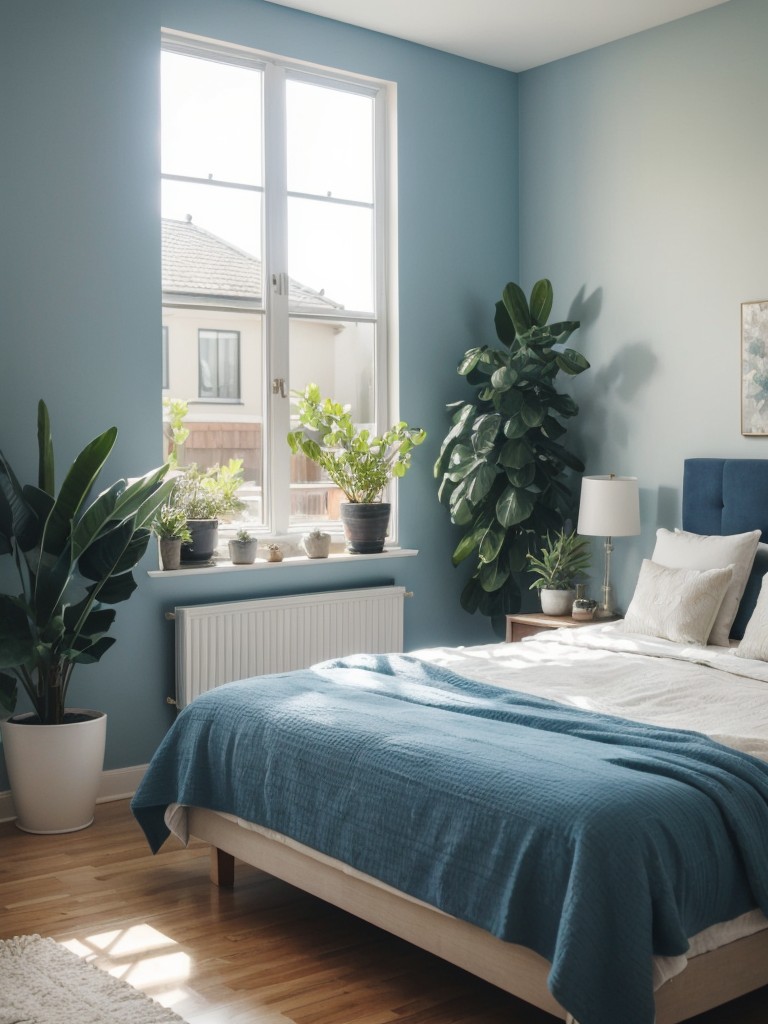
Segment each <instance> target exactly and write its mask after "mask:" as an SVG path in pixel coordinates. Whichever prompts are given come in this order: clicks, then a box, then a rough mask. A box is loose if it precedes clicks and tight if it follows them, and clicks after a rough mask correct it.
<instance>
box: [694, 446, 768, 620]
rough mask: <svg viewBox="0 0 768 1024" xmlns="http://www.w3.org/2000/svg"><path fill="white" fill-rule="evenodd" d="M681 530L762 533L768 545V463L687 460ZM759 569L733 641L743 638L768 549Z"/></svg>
mask: <svg viewBox="0 0 768 1024" xmlns="http://www.w3.org/2000/svg"><path fill="white" fill-rule="evenodd" d="M683 529H684V530H689V531H690V532H691V533H704V534H718V535H721V536H722V535H725V534H729V533H744V532H745V531H747V530H760V531H762V536H761V538H760V539H761V541H762V544H768V459H686V461H685V467H684V471H683ZM762 544H761V546H760V547H759V548H758V549H757V555H756V556H755V564H754V566H753V568H752V573H751V575H750V577H749V581H748V582H747V587H746V589H745V591H744V597H743V598H742V600H741V604H740V606H739V612H738V614H737V616H736V621H735V622H734V624H733V629H732V630H731V636H733V637H735V638H736V639H741V637H742V636H743V635H744V627H745V626H746V624H747V622H748V621H749V617H750V615H751V614H752V609H753V608H754V607H755V602H756V601H757V596H758V594H759V593H760V584H761V583H762V579H763V576H764V575H765V573H766V572H768V547H763V546H762Z"/></svg>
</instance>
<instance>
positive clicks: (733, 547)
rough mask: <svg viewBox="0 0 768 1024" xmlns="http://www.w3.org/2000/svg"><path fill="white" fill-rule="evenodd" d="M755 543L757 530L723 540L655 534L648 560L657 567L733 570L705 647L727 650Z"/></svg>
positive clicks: (663, 532)
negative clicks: (727, 566) (708, 644)
mask: <svg viewBox="0 0 768 1024" xmlns="http://www.w3.org/2000/svg"><path fill="white" fill-rule="evenodd" d="M759 540H760V531H759V530H751V531H750V532H749V533H732V534H729V535H727V536H725V537H718V536H705V535H704V534H699V533H687V532H686V531H685V530H675V532H674V533H672V532H671V531H670V530H663V529H662V530H657V531H656V547H655V548H654V549H653V555H652V556H651V558H652V560H653V561H654V562H657V563H658V564H659V565H666V566H669V567H670V568H672V569H698V570H700V571H703V570H705V569H723V568H725V566H726V565H732V566H733V579H732V580H731V585H730V587H729V589H728V591H727V593H726V595H725V597H724V598H723V603H722V605H721V607H720V611H719V612H718V614H717V617H716V618H715V622H714V625H713V627H712V632H711V634H710V636H709V643H711V644H716V645H717V646H718V647H727V646H728V637H729V636H730V634H731V626H732V625H733V620H734V619H735V618H736V613H737V612H738V610H739V601H741V597H742V594H743V593H744V588H745V587H746V585H747V580H748V579H749V573H750V571H751V569H752V563H753V562H754V560H755V552H756V551H757V545H758V542H759Z"/></svg>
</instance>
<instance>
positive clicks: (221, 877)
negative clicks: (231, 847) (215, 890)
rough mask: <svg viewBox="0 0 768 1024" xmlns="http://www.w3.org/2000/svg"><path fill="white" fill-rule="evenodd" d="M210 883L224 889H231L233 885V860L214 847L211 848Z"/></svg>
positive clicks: (229, 855) (230, 856) (230, 855)
mask: <svg viewBox="0 0 768 1024" xmlns="http://www.w3.org/2000/svg"><path fill="white" fill-rule="evenodd" d="M211 881H212V882H213V884H214V885H218V886H219V887H221V888H225V889H231V888H232V886H233V885H234V884H235V858H234V857H233V856H232V854H231V853H225V852H224V851H223V850H217V849H216V847H215V846H212V847H211Z"/></svg>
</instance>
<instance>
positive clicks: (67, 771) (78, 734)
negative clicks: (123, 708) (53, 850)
mask: <svg viewBox="0 0 768 1024" xmlns="http://www.w3.org/2000/svg"><path fill="white" fill-rule="evenodd" d="M67 714H70V715H71V714H76V715H88V716H89V717H88V718H87V719H85V720H84V721H82V722H66V723H65V724H64V725H34V724H25V722H28V721H29V719H31V718H35V715H34V714H33V713H32V712H30V713H29V714H25V715H15V716H14V717H13V719H6V720H5V721H3V722H0V733H2V738H3V752H4V754H5V764H6V767H7V769H8V778H9V779H10V783H11V795H12V797H13V803H14V807H15V808H16V825H17V827H18V828H20V829H21V830H22V831H23V832H35V833H38V834H41V835H52V834H55V833H59V832H77V831H78V830H79V829H81V828H87V827H88V825H90V824H91V822H92V821H93V813H94V809H95V807H96V797H97V796H98V793H99V785H100V783H101V773H102V769H103V767H104V746H105V743H106V737H107V716H106V715H105V714H104V712H102V711H86V710H84V709H82V708H68V709H67Z"/></svg>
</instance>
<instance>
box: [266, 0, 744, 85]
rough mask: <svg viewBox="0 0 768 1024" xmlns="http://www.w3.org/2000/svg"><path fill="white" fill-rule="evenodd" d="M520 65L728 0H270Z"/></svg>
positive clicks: (460, 52) (577, 50)
mask: <svg viewBox="0 0 768 1024" xmlns="http://www.w3.org/2000/svg"><path fill="white" fill-rule="evenodd" d="M270 2H271V3H279V4H280V5H281V6H282V7H294V8H295V9H296V10H300V11H308V12H309V13H311V14H319V15H322V16H323V17H325V18H333V19H334V20H335V21H345V22H348V23H349V24H350V25H358V26H359V27H361V28H368V29H373V30H374V31H376V32H385V33H386V34H387V35H391V36H397V37H399V38H400V39H408V40H410V41H411V42H414V43H423V44H424V45H425V46H433V47H435V48H436V49H438V50H446V51H447V52H448V53H455V54H457V55H458V56H460V57H469V58H470V59H471V60H477V61H480V62H481V63H483V64H491V65H493V66H494V67H499V68H506V69H507V70H509V71H526V70H528V69H529V68H534V67H537V66H538V65H539V64H546V63H548V62H549V61H551V60H557V59H559V58H560V57H568V56H570V55H571V54H573V53H581V52H582V51H583V50H589V49H591V48H592V47H593V46H601V45H602V44H603V43H609V42H612V41H613V40H614V39H622V38H623V37H624V36H630V35H633V34H634V33H635V32H642V31H644V30H645V29H648V28H653V27H654V26H656V25H663V24H664V23H665V22H669V21H676V20H677V19H678V18H684V17H686V16H687V15H689V14H695V13H696V12H697V11H703V10H706V9H707V8H708V7H718V6H719V5H720V4H721V3H727V2H728V0H471V2H468V0H270Z"/></svg>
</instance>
